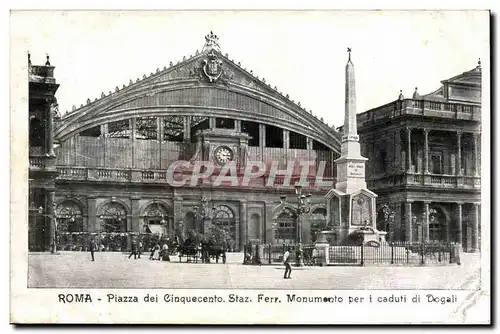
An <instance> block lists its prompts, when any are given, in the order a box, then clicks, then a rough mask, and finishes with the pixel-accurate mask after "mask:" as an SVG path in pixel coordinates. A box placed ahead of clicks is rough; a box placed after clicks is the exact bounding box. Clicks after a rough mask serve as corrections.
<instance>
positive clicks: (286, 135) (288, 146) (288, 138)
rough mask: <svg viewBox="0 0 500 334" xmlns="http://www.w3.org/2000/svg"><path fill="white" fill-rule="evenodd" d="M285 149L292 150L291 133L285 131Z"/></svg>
mask: <svg viewBox="0 0 500 334" xmlns="http://www.w3.org/2000/svg"><path fill="white" fill-rule="evenodd" d="M283 148H285V149H289V148H290V131H288V130H283Z"/></svg>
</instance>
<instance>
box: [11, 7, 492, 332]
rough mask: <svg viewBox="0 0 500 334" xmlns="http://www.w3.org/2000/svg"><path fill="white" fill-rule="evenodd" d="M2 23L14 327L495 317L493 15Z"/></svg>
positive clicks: (59, 14)
mask: <svg viewBox="0 0 500 334" xmlns="http://www.w3.org/2000/svg"><path fill="white" fill-rule="evenodd" d="M10 28H11V32H10V33H11V35H10V38H11V41H10V46H11V47H10V61H11V64H10V70H11V77H10V78H11V81H10V89H11V110H10V116H11V117H10V119H11V184H10V187H11V194H12V195H11V222H10V228H11V241H12V242H11V245H10V247H11V250H10V252H11V253H10V254H11V255H10V256H11V269H10V270H11V295H10V298H11V310H10V319H11V322H12V323H92V324H100V323H116V324H123V323H130V324H131V323H134V324H370V323H373V324H428V323H434V324H489V323H490V322H491V318H490V291H491V287H490V198H489V194H490V169H489V166H490V159H491V156H490V154H489V152H490V133H489V123H490V85H489V82H490V63H489V61H490V35H489V32H490V13H489V11H486V10H462V11H446V10H441V11H437V10H434V11H412V10H407V11H403V10H398V11H396V10H392V11H391V10H378V11H368V10H365V11H345V10H344V11H334V10H329V11H327V10H314V11H307V10H300V11H277V10H274V11H265V10H260V11H243V10H241V11H235V10H233V11H182V10H176V11H158V10H157V11H111V10H109V11H104V10H102V11H77V10H66V11H61V10H44V11H41V10H40V11H24V10H17V11H12V12H11V15H10Z"/></svg>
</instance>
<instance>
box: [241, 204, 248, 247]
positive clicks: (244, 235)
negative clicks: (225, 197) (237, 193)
mask: <svg viewBox="0 0 500 334" xmlns="http://www.w3.org/2000/svg"><path fill="white" fill-rule="evenodd" d="M247 216H248V202H247V201H245V200H241V201H240V250H242V249H243V246H244V245H246V244H247V243H248V219H247V218H248V217H247Z"/></svg>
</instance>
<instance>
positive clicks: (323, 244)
mask: <svg viewBox="0 0 500 334" xmlns="http://www.w3.org/2000/svg"><path fill="white" fill-rule="evenodd" d="M330 233H332V232H330V231H322V232H319V234H318V239H317V240H316V243H315V245H314V247H315V249H314V253H315V254H313V256H314V257H315V259H316V263H318V264H319V265H320V266H327V265H328V264H329V260H330V254H329V250H330V243H329V242H328V238H327V235H328V234H330Z"/></svg>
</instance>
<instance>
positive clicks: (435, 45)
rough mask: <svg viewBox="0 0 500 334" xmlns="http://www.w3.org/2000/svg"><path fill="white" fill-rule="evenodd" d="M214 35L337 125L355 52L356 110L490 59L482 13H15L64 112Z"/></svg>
mask: <svg viewBox="0 0 500 334" xmlns="http://www.w3.org/2000/svg"><path fill="white" fill-rule="evenodd" d="M210 31H213V32H214V33H215V34H216V35H218V37H219V44H220V46H221V51H222V53H223V54H226V53H227V54H228V55H229V58H230V59H233V60H234V61H235V62H236V63H238V62H241V65H242V67H244V68H246V69H247V70H252V71H253V73H254V75H257V76H258V77H259V78H265V79H266V82H267V83H269V84H271V86H273V87H274V86H277V87H278V90H279V91H280V92H283V94H284V95H286V94H289V96H290V98H291V99H293V100H294V101H295V102H300V103H301V105H302V106H303V107H304V108H306V109H307V110H312V112H313V114H315V115H317V116H318V117H323V118H324V120H325V122H326V123H328V124H329V125H334V126H336V127H337V126H340V125H342V124H343V117H344V94H345V64H346V62H347V48H348V47H350V48H351V49H352V61H353V63H354V67H355V73H356V95H357V112H358V113H360V112H363V111H366V110H368V109H371V108H375V107H377V106H380V105H383V104H385V103H389V102H391V101H393V100H395V99H396V98H397V97H398V95H399V91H400V90H402V91H403V95H404V96H405V97H411V95H412V94H413V91H414V89H415V87H418V90H419V92H420V94H425V93H430V92H431V91H433V90H435V89H437V88H439V87H440V81H441V80H444V79H447V78H450V77H453V76H455V75H457V74H460V73H462V72H465V71H468V70H470V69H472V68H474V67H475V66H476V65H477V62H478V59H479V58H481V61H482V66H483V68H485V67H486V66H488V58H489V13H488V12H486V11H288V12H286V11H188V12H186V11H170V12H169V11H122V12H118V11H65V12H64V11H43V12H42V11H13V12H12V13H11V57H16V58H18V57H27V56H26V54H27V52H28V51H29V52H30V53H31V60H32V63H33V64H34V65H39V64H40V65H41V64H43V63H45V55H46V54H49V55H50V62H51V64H52V65H53V66H55V77H56V80H57V83H59V84H60V87H59V89H58V91H57V93H56V97H57V99H58V102H59V110H60V111H61V112H62V113H64V112H65V111H66V110H68V111H70V110H71V108H72V106H73V105H75V106H77V107H79V106H80V105H81V104H82V103H83V104H84V105H85V103H86V100H87V98H90V99H91V100H92V101H93V100H94V99H95V98H99V97H100V96H101V92H105V93H106V94H107V93H108V92H109V91H114V90H115V87H116V86H119V87H122V85H123V84H125V85H127V84H128V82H129V80H130V79H132V80H133V81H134V82H135V81H136V79H137V78H142V77H143V75H144V74H146V75H149V74H150V73H151V72H153V73H154V72H156V69H157V68H158V67H159V68H160V69H163V67H164V66H167V67H168V64H169V62H170V61H172V62H173V63H174V64H175V63H177V62H178V61H181V60H182V58H183V56H186V57H189V55H194V54H195V51H196V50H201V48H202V47H203V44H204V42H205V38H204V37H205V35H207V34H208V33H209V32H210Z"/></svg>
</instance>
